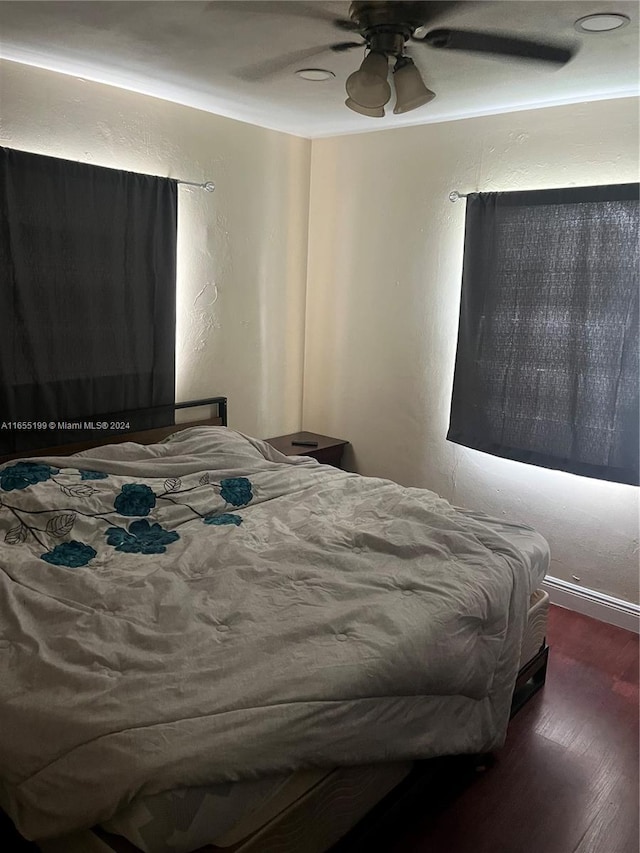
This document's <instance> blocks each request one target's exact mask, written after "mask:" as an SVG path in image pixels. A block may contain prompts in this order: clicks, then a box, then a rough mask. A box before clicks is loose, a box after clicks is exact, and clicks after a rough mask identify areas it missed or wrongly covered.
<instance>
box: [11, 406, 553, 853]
mask: <svg viewBox="0 0 640 853" xmlns="http://www.w3.org/2000/svg"><path fill="white" fill-rule="evenodd" d="M201 406H215V407H216V408H217V413H216V415H214V416H212V417H209V418H203V419H199V420H194V421H186V422H183V423H176V422H175V410H177V409H185V408H195V407H201ZM107 419H108V418H107ZM192 426H227V398H226V397H209V398H206V399H202V400H191V401H188V402H185V403H177V404H176V405H175V407H174V423H173V424H171V425H168V426H164V427H158V428H155V429H149V430H141V431H137V432H120V433H117V434H111V435H103V436H102V437H101V438H95V439H92V440H90V441H81V442H73V441H70V442H68V443H65V444H60V445H56V446H53V447H43V448H37V449H35V450H29V451H24V452H21V453H13V454H9V455H5V456H0V463H3V462H7V461H10V460H13V459H18V458H22V459H29V458H33V457H39V456H68V455H70V454H72V453H78V452H80V451H82V450H89V449H91V448H94V447H101V446H103V445H108V444H120V443H122V442H125V441H132V442H136V443H139V444H154V443H156V442H158V441H162V440H163V439H164V438H166V437H167V436H169V435H171V434H172V433H175V432H177V431H179V430H181V429H186V428H188V427H192ZM548 656H549V647H548V645H547V644H546V640H545V641H543V643H542V646H541V648H540V650H539V651H538V653H537V654H536V655H535V656H534V657H533V658H532V659H531V660H530V661H529V662H527V663H526V664H525V665H524V666H523V667H522V668H521V669H520V671H519V673H518V677H517V680H516V685H515V690H514V694H513V700H512V705H511V716H512V717H513V715H514V714H516V713H517V712H518V711H519V710H520V708H522V706H523V705H524V704H525V703H526V702H527V701H528V700H529V699H530V698H531V697H532V696H533V695H534V694H535V693H536V692H537V691H538V690H540V688H541V687H542V686H543V685H544V682H545V678H546V671H547V660H548ZM492 760H493V759H492V757H491V756H487V755H464V756H445V757H443V758H436V759H431V760H426V761H416V762H415V763H414V768H413V769H412V770H411V772H410V773H409V774H408V775H407V776H406V778H405V779H403V780H402V781H401V782H400V784H398V785H397V786H396V787H394V788H393V789H392V790H391V791H390V792H389V793H388V794H387V795H386V796H385V797H383V798H382V799H381V800H380V801H379V802H378V803H377V804H376V805H375V806H374V807H373V808H372V809H371V810H370V811H369V812H368V813H367V814H366V815H365V816H364V818H362V819H361V820H360V821H359V822H358V823H357V824H356V825H355V826H353V827H352V828H351V829H350V830H349V831H348V832H347V833H346V834H345V835H344V836H343V837H342V838H341V839H340V840H339V841H338V842H337V843H336V844H335V845H334V846H333V847H332V848H331V853H365V851H366V852H367V853H368V851H370V850H373V849H376V845H377V844H378V842H379V841H380V839H381V838H382V837H385V836H386V837H390V833H392V831H393V829H392V828H393V825H394V824H395V825H397V824H398V821H402V822H404V821H405V820H406V819H407V816H409V815H410V814H411V813H412V812H413V813H415V811H416V810H418V809H419V810H421V811H424V803H425V802H430V801H432V800H434V798H435V799H437V798H438V797H440V798H441V797H442V792H443V791H444V790H447V791H449V792H450V795H451V792H453V795H455V791H462V790H463V789H464V788H465V787H467V786H468V785H469V784H470V783H471V782H472V780H473V778H474V777H475V775H476V774H477V773H478V771H480V770H485V769H486V768H487V767H488V766H489V765H490V764H491V763H492ZM91 831H92V833H93V834H94V836H95V838H96V842H97V844H98V845H100V849H101V850H104V851H107V850H109V851H113V853H142V851H141V850H140V848H138V847H136V846H135V845H133V844H132V843H131V842H130V841H128V840H127V839H126V838H124V837H122V836H118V835H112V834H110V833H107V832H105V831H104V830H102V829H101V828H99V827H94V828H93V829H92V830H91ZM62 843H63V846H64V841H63V842H62ZM244 844H245V841H243V842H241V843H239V844H238V845H234V846H232V847H226V848H221V847H216V846H215V845H206V846H205V847H201V848H199V849H198V850H194V851H193V853H234V850H237V849H238V848H240V847H242V846H243V845H244ZM43 845H44V846H43V849H44V850H47V851H50V853H63V847H58V846H57V844H56V842H55V840H53V841H52V842H43ZM97 849H98V848H97V847H96V850H97Z"/></svg>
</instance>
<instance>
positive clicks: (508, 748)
mask: <svg viewBox="0 0 640 853" xmlns="http://www.w3.org/2000/svg"><path fill="white" fill-rule="evenodd" d="M547 639H548V642H549V645H550V646H551V655H550V657H549V669H548V674H547V683H546V685H545V687H544V689H543V690H542V691H540V692H539V693H538V694H537V695H536V696H535V697H534V698H533V699H532V700H531V701H530V702H529V703H528V704H527V705H525V707H524V708H523V709H522V710H521V711H519V712H518V714H517V715H516V716H515V717H514V719H513V720H512V721H511V724H510V727H509V734H508V737H507V743H506V745H505V747H504V748H503V749H502V750H501V751H500V753H498V754H497V756H496V760H495V762H494V763H493V764H492V766H490V767H489V768H488V769H487V770H486V771H484V772H482V773H473V772H471V773H466V774H462V775H461V774H458V771H457V770H456V769H455V765H454V768H453V770H452V771H451V772H450V773H449V772H448V771H447V770H446V769H444V770H443V777H442V784H441V785H439V786H438V793H437V795H436V796H435V797H434V796H433V794H431V795H430V796H429V798H425V802H424V805H423V806H421V807H420V810H419V811H418V810H416V809H415V808H414V810H413V811H412V813H411V814H412V817H411V819H410V820H408V819H405V820H403V821H402V823H400V824H399V823H397V822H396V823H395V824H394V825H393V827H392V830H391V831H390V832H388V833H385V832H384V831H381V832H380V833H379V834H377V836H376V837H375V841H374V842H372V843H371V844H369V845H368V846H367V849H368V850H370V851H371V853H374V851H380V853H638V848H639V835H638V723H639V720H638V636H637V634H633V633H631V632H629V631H623V630H622V629H620V628H614V627H612V626H610V625H606V624H605V623H603V622H597V621H595V620H593V619H589V618H587V617H585V616H581V615H580V614H577V613H572V612H571V611H569V610H563V609H561V608H558V607H552V608H551V612H550V617H549V628H548V638H547ZM399 826H401V827H402V828H401V829H400V828H399ZM0 842H4V843H0V848H1V849H2V850H7V851H15V853H32V851H35V849H36V848H34V847H33V846H32V845H28V844H22V845H21V844H20V842H19V841H18V839H17V838H16V837H15V835H13V833H12V831H11V829H10V827H9V825H6V824H3V823H2V820H1V819H0Z"/></svg>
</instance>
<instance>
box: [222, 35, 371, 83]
mask: <svg viewBox="0 0 640 853" xmlns="http://www.w3.org/2000/svg"><path fill="white" fill-rule="evenodd" d="M345 45H346V46H345ZM362 46H364V42H362V43H356V42H341V43H339V44H322V45H318V46H317V47H308V48H305V49H304V50H294V51H291V53H285V54H283V55H282V56H277V57H275V58H274V59H266V60H265V61H264V62H256V63H254V64H253V65H246V66H245V67H244V68H241V69H240V70H239V71H235V72H234V76H236V77H239V78H240V79H241V80H249V81H251V82H254V81H256V80H261V79H262V78H263V77H269V76H271V75H272V74H277V73H278V72H279V71H284V70H285V69H287V68H289V67H290V66H291V65H295V64H296V63H297V62H303V61H304V60H306V59H311V57H312V56H317V55H318V54H320V53H326V52H327V51H329V50H334V51H337V52H339V51H341V50H348V49H349V48H350V47H362Z"/></svg>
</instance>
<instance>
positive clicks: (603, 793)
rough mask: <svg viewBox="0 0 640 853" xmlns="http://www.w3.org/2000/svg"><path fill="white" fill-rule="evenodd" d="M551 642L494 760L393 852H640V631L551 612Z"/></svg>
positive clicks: (402, 837)
mask: <svg viewBox="0 0 640 853" xmlns="http://www.w3.org/2000/svg"><path fill="white" fill-rule="evenodd" d="M547 639H548V642H549V645H550V647H551V654H550V657H549V668H548V672H547V682H546V685H545V687H544V689H543V690H542V691H540V692H539V693H538V694H537V695H536V696H535V697H534V698H533V699H532V700H531V701H530V702H529V703H528V704H527V705H525V707H524V708H523V709H522V710H521V711H520V712H519V713H518V714H517V715H516V716H515V717H514V718H513V720H512V721H511V724H510V727H509V734H508V736H507V743H506V745H505V747H504V748H503V749H502V750H501V751H500V752H499V753H498V754H497V756H496V762H495V764H494V765H493V766H492V767H490V768H489V769H488V770H487V771H486V772H485V773H482V774H479V775H476V777H475V778H474V779H473V780H472V781H471V782H470V784H468V785H467V787H466V788H465V789H464V790H462V791H457V792H456V794H455V797H451V798H449V799H447V798H446V797H445V802H440V803H438V804H437V806H436V808H435V809H431V810H430V811H427V812H426V814H425V816H424V818H423V819H422V820H418V821H416V822H414V823H413V824H412V825H411V826H410V827H407V828H406V830H405V831H404V832H402V833H399V834H396V836H395V838H394V840H393V841H392V842H390V843H389V844H388V845H385V850H386V853H638V849H639V836H638V635H637V634H633V633H631V632H630V631H623V630H622V629H620V628H615V627H613V626H611V625H606V624H604V623H603V622H597V621H596V620H594V619H589V618H587V617H586V616H581V615H580V614H578V613H573V612H571V611H569V610H564V609H562V608H559V607H552V608H551V612H550V616H549V627H548V637H547Z"/></svg>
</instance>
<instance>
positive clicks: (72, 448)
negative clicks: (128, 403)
mask: <svg viewBox="0 0 640 853" xmlns="http://www.w3.org/2000/svg"><path fill="white" fill-rule="evenodd" d="M200 406H215V407H216V409H217V414H216V415H214V416H213V417H209V418H201V419H199V420H195V421H184V422H182V423H176V422H175V412H176V410H178V409H191V408H198V407H200ZM173 409H174V413H173V414H174V423H173V424H170V425H169V426H163V427H156V428H154V429H145V430H138V431H136V432H126V431H122V432H117V433H111V434H107V435H104V436H103V437H102V438H98V439H92V440H91V441H75V442H74V441H73V440H72V439H73V435H72V434H73V430H69V433H70V435H71V439H70V441H69V442H65V443H64V444H57V445H55V446H53V447H51V446H49V447H38V448H35V449H31V450H23V451H20V452H19V453H10V454H8V455H6V456H0V463H2V462H9V461H10V460H11V459H30V458H32V457H35V456H69V455H70V454H72V453H79V452H80V451H81V450H90V449H91V448H92V447H102V446H104V445H105V444H122V443H123V442H125V441H134V442H135V443H136V444H155V443H156V442H157V441H162V439H163V438H167V436H169V435H172V433H174V432H177V431H179V430H181V429H186V428H187V427H192V426H226V425H227V398H226V397H207V398H205V399H203V400H188V401H187V402H185V403H176V404H175V405H174V407H173ZM139 411H140V410H137V412H139ZM126 414H127V413H126V412H119V413H118V420H122V421H126V420H127V418H126ZM93 420H94V421H98V420H109V418H108V417H106V418H105V417H103V416H101V417H100V418H99V419H98V418H94V419H93Z"/></svg>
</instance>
